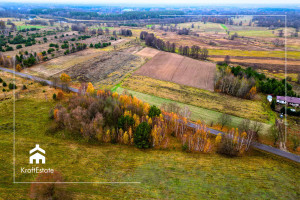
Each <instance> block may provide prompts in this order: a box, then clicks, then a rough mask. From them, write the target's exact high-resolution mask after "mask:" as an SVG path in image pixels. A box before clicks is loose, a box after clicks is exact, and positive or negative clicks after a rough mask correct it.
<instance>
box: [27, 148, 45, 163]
mask: <svg viewBox="0 0 300 200" xmlns="http://www.w3.org/2000/svg"><path fill="white" fill-rule="evenodd" d="M37 151H39V152H41V153H43V154H46V152H45V150H44V149H42V148H40V145H38V144H36V145H35V148H33V149H31V150H30V151H29V154H30V155H31V154H33V153H34V152H36V153H35V154H33V155H31V156H30V157H29V163H30V164H33V160H35V164H39V163H40V160H42V164H45V163H46V158H45V156H43V155H42V154H40V153H39V152H37Z"/></svg>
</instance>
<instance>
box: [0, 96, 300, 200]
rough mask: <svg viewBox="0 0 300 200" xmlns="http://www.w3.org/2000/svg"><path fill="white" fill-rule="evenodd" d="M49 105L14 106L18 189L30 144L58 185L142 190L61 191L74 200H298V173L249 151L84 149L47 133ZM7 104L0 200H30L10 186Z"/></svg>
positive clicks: (2, 106) (24, 187) (2, 120)
mask: <svg viewBox="0 0 300 200" xmlns="http://www.w3.org/2000/svg"><path fill="white" fill-rule="evenodd" d="M54 105H55V103H54V102H53V101H43V100H35V99H32V98H30V96H28V98H26V99H20V100H17V101H16V181H21V182H22V181H33V180H34V179H35V175H31V174H29V175H24V174H21V173H20V167H31V165H29V164H28V157H29V154H28V151H29V150H30V149H32V148H33V147H34V145H35V144H40V145H41V147H42V148H43V149H45V150H46V159H47V160H46V164H45V165H44V166H42V167H44V168H47V167H50V168H53V169H55V170H57V171H60V172H61V173H62V175H63V177H64V181H83V182H84V181H92V182H93V181H109V182H111V181H116V182H119V181H129V182H132V181H134V182H141V183H140V184H67V185H66V190H67V193H68V194H69V195H72V196H73V198H74V199H85V200H86V199H241V198H242V199H297V196H299V188H298V186H299V184H300V170H299V165H296V164H293V163H289V162H287V161H284V160H281V159H279V158H273V157H270V156H269V155H266V154H263V153H260V152H257V151H253V152H252V153H250V154H249V155H245V156H243V157H237V158H226V157H223V156H220V155H218V154H197V153H185V152H182V151H181V150H180V149H172V148H171V149H169V150H155V149H152V150H138V149H136V148H135V147H132V146H125V145H113V144H88V143H86V142H85V141H82V140H76V137H71V134H70V133H68V132H66V131H60V132H58V133H57V134H55V135H46V134H45V132H46V130H47V128H48V127H49V124H50V123H51V120H50V119H49V118H48V113H49V109H50V108H52V107H53V106H54ZM12 111H13V104H12V100H4V101H2V102H1V103H0V127H1V129H0V145H1V150H0V152H1V153H0V160H1V162H0V168H1V174H0V180H1V181H0V194H1V195H0V196H1V198H0V199H29V198H28V193H29V188H30V184H17V183H15V184H14V183H12V181H13V178H12V175H13V164H12V163H13V162H12V160H13V158H12V156H13V153H12V152H13V134H12V128H13V127H12V119H13V114H12Z"/></svg>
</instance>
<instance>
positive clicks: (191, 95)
mask: <svg viewBox="0 0 300 200" xmlns="http://www.w3.org/2000/svg"><path fill="white" fill-rule="evenodd" d="M122 87H123V88H126V89H131V90H134V91H138V92H142V93H146V94H151V95H155V96H158V97H162V98H165V99H170V100H174V101H179V102H182V103H185V104H189V105H194V106H199V107H202V108H206V109H210V110H215V111H218V112H222V113H227V114H230V115H234V116H237V117H241V118H247V119H251V120H256V121H260V122H269V121H270V120H272V119H271V117H270V116H269V112H268V111H269V110H268V109H269V108H268V106H267V105H264V103H263V102H261V101H260V100H247V99H240V98H237V97H233V96H229V95H226V94H221V93H216V92H210V91H207V90H203V89H199V88H195V87H190V86H184V85H179V84H176V83H172V82H166V81H161V80H157V79H153V78H149V77H145V76H140V75H133V76H131V77H128V78H126V79H125V80H124V82H123V83H122ZM262 98H263V97H262Z"/></svg>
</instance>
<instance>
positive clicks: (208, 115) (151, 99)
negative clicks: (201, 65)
mask: <svg viewBox="0 0 300 200" xmlns="http://www.w3.org/2000/svg"><path fill="white" fill-rule="evenodd" d="M112 91H115V92H117V93H119V94H122V93H123V92H124V91H127V92H129V93H130V94H132V95H133V96H136V97H137V98H139V99H141V100H142V101H145V102H148V103H149V104H151V105H155V106H157V107H160V106H161V105H162V104H164V103H176V104H178V105H179V106H180V107H185V106H187V107H188V108H189V109H190V110H191V111H192V113H191V120H193V121H197V120H199V119H200V120H201V121H204V122H205V123H206V124H208V125H211V124H212V123H213V124H214V125H216V123H217V122H218V120H219V118H220V116H221V115H222V113H221V112H217V111H214V110H209V109H205V108H202V107H198V106H193V105H189V104H185V103H181V102H178V101H173V100H170V99H165V98H161V97H157V96H154V95H150V94H145V93H141V92H137V91H133V90H129V89H124V88H122V87H115V88H113V90H112ZM230 116H231V118H232V121H231V123H230V124H229V126H231V127H237V126H238V125H239V124H240V123H241V122H242V120H243V118H241V117H236V116H233V115H230ZM262 124H263V132H267V131H268V129H269V128H270V125H269V124H265V123H262Z"/></svg>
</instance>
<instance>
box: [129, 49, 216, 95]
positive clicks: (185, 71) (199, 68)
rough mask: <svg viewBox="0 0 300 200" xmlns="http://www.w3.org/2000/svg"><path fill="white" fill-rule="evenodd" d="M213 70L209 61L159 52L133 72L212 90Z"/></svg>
mask: <svg viewBox="0 0 300 200" xmlns="http://www.w3.org/2000/svg"><path fill="white" fill-rule="evenodd" d="M215 70H216V65H215V64H214V63H211V62H203V61H199V60H195V59H191V58H188V57H184V56H181V55H178V54H173V53H167V52H160V53H158V54H156V55H155V56H154V57H153V58H152V59H151V60H150V61H149V62H147V63H146V64H145V65H143V66H142V67H141V68H140V69H138V70H137V71H136V72H135V73H136V74H138V75H142V76H148V77H151V78H155V79H160V80H165V81H171V82H175V83H179V84H183V85H188V86H192V87H197V88H202V89H206V90H211V91H213V89H214V76H215Z"/></svg>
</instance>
